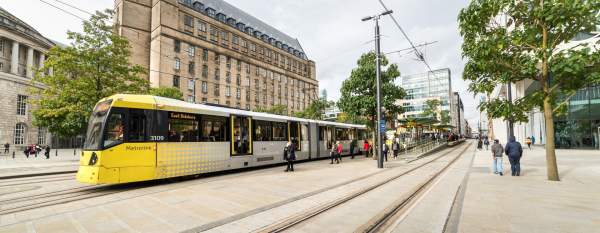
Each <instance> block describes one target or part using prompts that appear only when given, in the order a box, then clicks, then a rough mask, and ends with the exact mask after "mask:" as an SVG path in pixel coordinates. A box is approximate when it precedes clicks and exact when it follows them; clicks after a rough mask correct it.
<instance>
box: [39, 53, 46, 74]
mask: <svg viewBox="0 0 600 233" xmlns="http://www.w3.org/2000/svg"><path fill="white" fill-rule="evenodd" d="M45 60H46V55H45V54H44V53H43V52H40V61H39V62H38V63H39V67H38V68H39V69H41V68H43V67H44V61H45ZM43 75H44V73H42V76H43Z"/></svg>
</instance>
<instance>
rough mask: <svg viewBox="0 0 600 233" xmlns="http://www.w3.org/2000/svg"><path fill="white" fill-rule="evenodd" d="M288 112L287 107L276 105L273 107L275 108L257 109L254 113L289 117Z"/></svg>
mask: <svg viewBox="0 0 600 233" xmlns="http://www.w3.org/2000/svg"><path fill="white" fill-rule="evenodd" d="M287 110H288V109H287V106H286V105H283V104H276V105H273V107H271V108H257V109H256V110H254V111H255V112H264V113H270V114H275V115H282V116H287V115H288V111H287Z"/></svg>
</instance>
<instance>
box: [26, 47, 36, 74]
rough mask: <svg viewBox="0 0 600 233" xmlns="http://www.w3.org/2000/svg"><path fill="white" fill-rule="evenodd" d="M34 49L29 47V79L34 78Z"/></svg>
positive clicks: (27, 72) (27, 71)
mask: <svg viewBox="0 0 600 233" xmlns="http://www.w3.org/2000/svg"><path fill="white" fill-rule="evenodd" d="M33 69H34V67H33V48H32V47H27V65H26V66H25V76H26V77H27V78H32V77H33Z"/></svg>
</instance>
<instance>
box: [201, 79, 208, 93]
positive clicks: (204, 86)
mask: <svg viewBox="0 0 600 233" xmlns="http://www.w3.org/2000/svg"><path fill="white" fill-rule="evenodd" d="M202 93H204V94H206V93H208V83H207V82H206V81H202Z"/></svg>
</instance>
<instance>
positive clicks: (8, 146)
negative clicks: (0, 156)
mask: <svg viewBox="0 0 600 233" xmlns="http://www.w3.org/2000/svg"><path fill="white" fill-rule="evenodd" d="M9 149H10V144H9V143H8V142H7V143H6V144H4V154H8V151H9Z"/></svg>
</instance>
